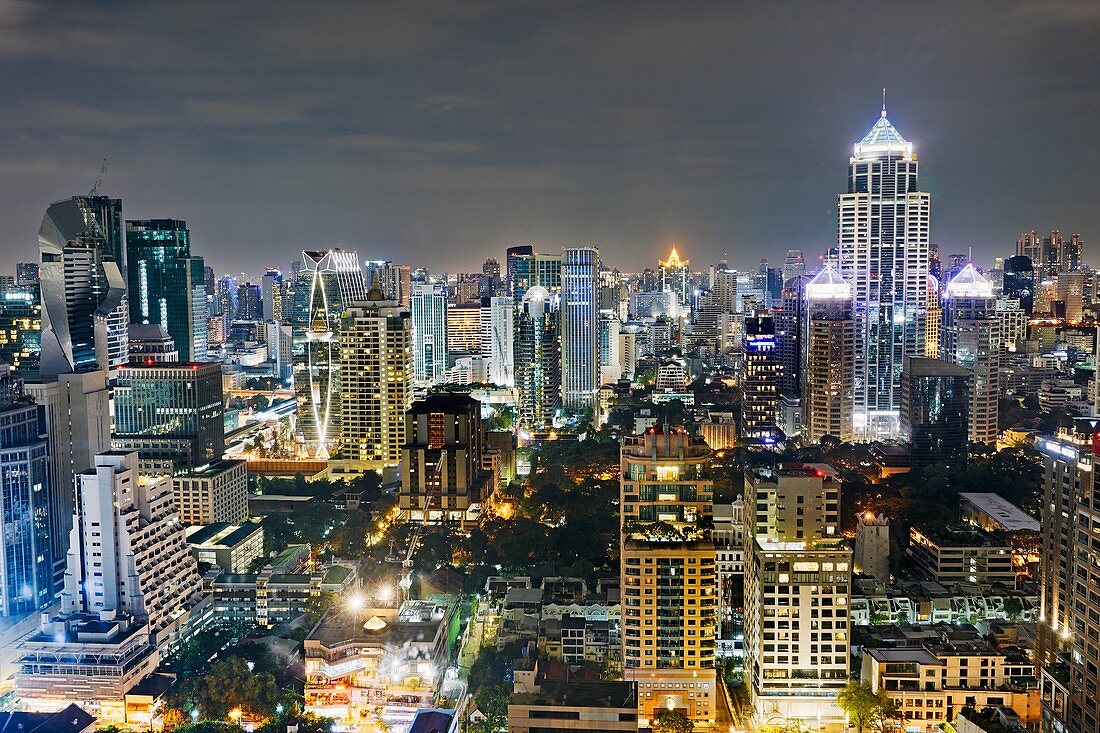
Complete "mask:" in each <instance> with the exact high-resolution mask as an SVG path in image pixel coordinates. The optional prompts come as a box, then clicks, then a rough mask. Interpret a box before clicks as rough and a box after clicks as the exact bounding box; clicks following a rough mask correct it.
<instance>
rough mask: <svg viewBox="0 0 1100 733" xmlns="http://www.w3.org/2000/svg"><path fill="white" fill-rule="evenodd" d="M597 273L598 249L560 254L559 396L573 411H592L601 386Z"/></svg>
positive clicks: (585, 249) (566, 407)
mask: <svg viewBox="0 0 1100 733" xmlns="http://www.w3.org/2000/svg"><path fill="white" fill-rule="evenodd" d="M599 274H600V251H599V250H598V249H596V248H595V247H579V248H576V249H567V250H565V252H564V253H562V267H561V288H562V294H561V306H560V309H561V396H562V407H564V408H565V409H566V410H568V411H570V412H574V413H592V410H593V409H594V408H595V406H596V390H597V389H599V386H600V385H599V376H600V364H599V317H600V314H599V311H598V309H597V303H596V298H597V292H596V284H597V282H598V281H599Z"/></svg>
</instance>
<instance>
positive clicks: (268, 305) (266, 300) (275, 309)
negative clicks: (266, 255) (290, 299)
mask: <svg viewBox="0 0 1100 733" xmlns="http://www.w3.org/2000/svg"><path fill="white" fill-rule="evenodd" d="M260 298H261V300H262V302H263V307H262V309H263V316H264V319H265V320H268V321H273V322H275V323H282V322H283V317H284V314H283V273H281V272H279V270H277V269H275V268H274V267H269V268H267V272H265V273H264V276H263V279H261V280H260Z"/></svg>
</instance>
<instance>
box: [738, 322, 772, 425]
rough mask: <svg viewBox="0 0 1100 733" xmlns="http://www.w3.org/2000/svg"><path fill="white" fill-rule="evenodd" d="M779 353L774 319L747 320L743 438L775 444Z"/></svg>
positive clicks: (743, 382) (743, 345) (742, 374)
mask: <svg viewBox="0 0 1100 733" xmlns="http://www.w3.org/2000/svg"><path fill="white" fill-rule="evenodd" d="M779 370H780V368H779V353H778V352H777V351H776V340H775V321H774V320H773V319H772V318H771V316H752V317H748V318H745V331H744V335H743V337H742V348H741V431H740V432H741V435H742V436H743V437H746V438H755V439H757V440H760V441H761V442H764V443H775V442H776V440H777V439H778V425H779Z"/></svg>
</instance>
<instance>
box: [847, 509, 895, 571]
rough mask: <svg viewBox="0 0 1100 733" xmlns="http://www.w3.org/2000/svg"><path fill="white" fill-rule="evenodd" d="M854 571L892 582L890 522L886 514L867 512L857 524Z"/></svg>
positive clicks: (853, 561) (853, 556)
mask: <svg viewBox="0 0 1100 733" xmlns="http://www.w3.org/2000/svg"><path fill="white" fill-rule="evenodd" d="M852 570H853V571H854V572H856V573H859V574H861V575H870V576H871V577H872V578H876V579H878V580H881V581H882V582H884V583H886V582H889V580H890V522H888V521H887V520H886V515H885V514H878V515H876V514H874V513H872V512H867V513H866V514H863V515H861V516H860V518H859V521H858V522H857V523H856V541H855V551H854V553H853V554H852Z"/></svg>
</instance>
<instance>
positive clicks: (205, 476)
mask: <svg viewBox="0 0 1100 733" xmlns="http://www.w3.org/2000/svg"><path fill="white" fill-rule="evenodd" d="M172 496H173V498H174V499H175V502H176V508H177V509H178V510H179V515H180V521H181V522H183V523H184V524H211V523H214V522H243V521H245V520H246V519H248V470H247V468H246V464H245V462H244V461H232V460H226V459H218V460H216V461H211V462H210V463H207V464H204V465H202V466H198V467H196V468H195V469H193V470H189V471H185V472H179V473H176V474H174V475H173V476H172Z"/></svg>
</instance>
